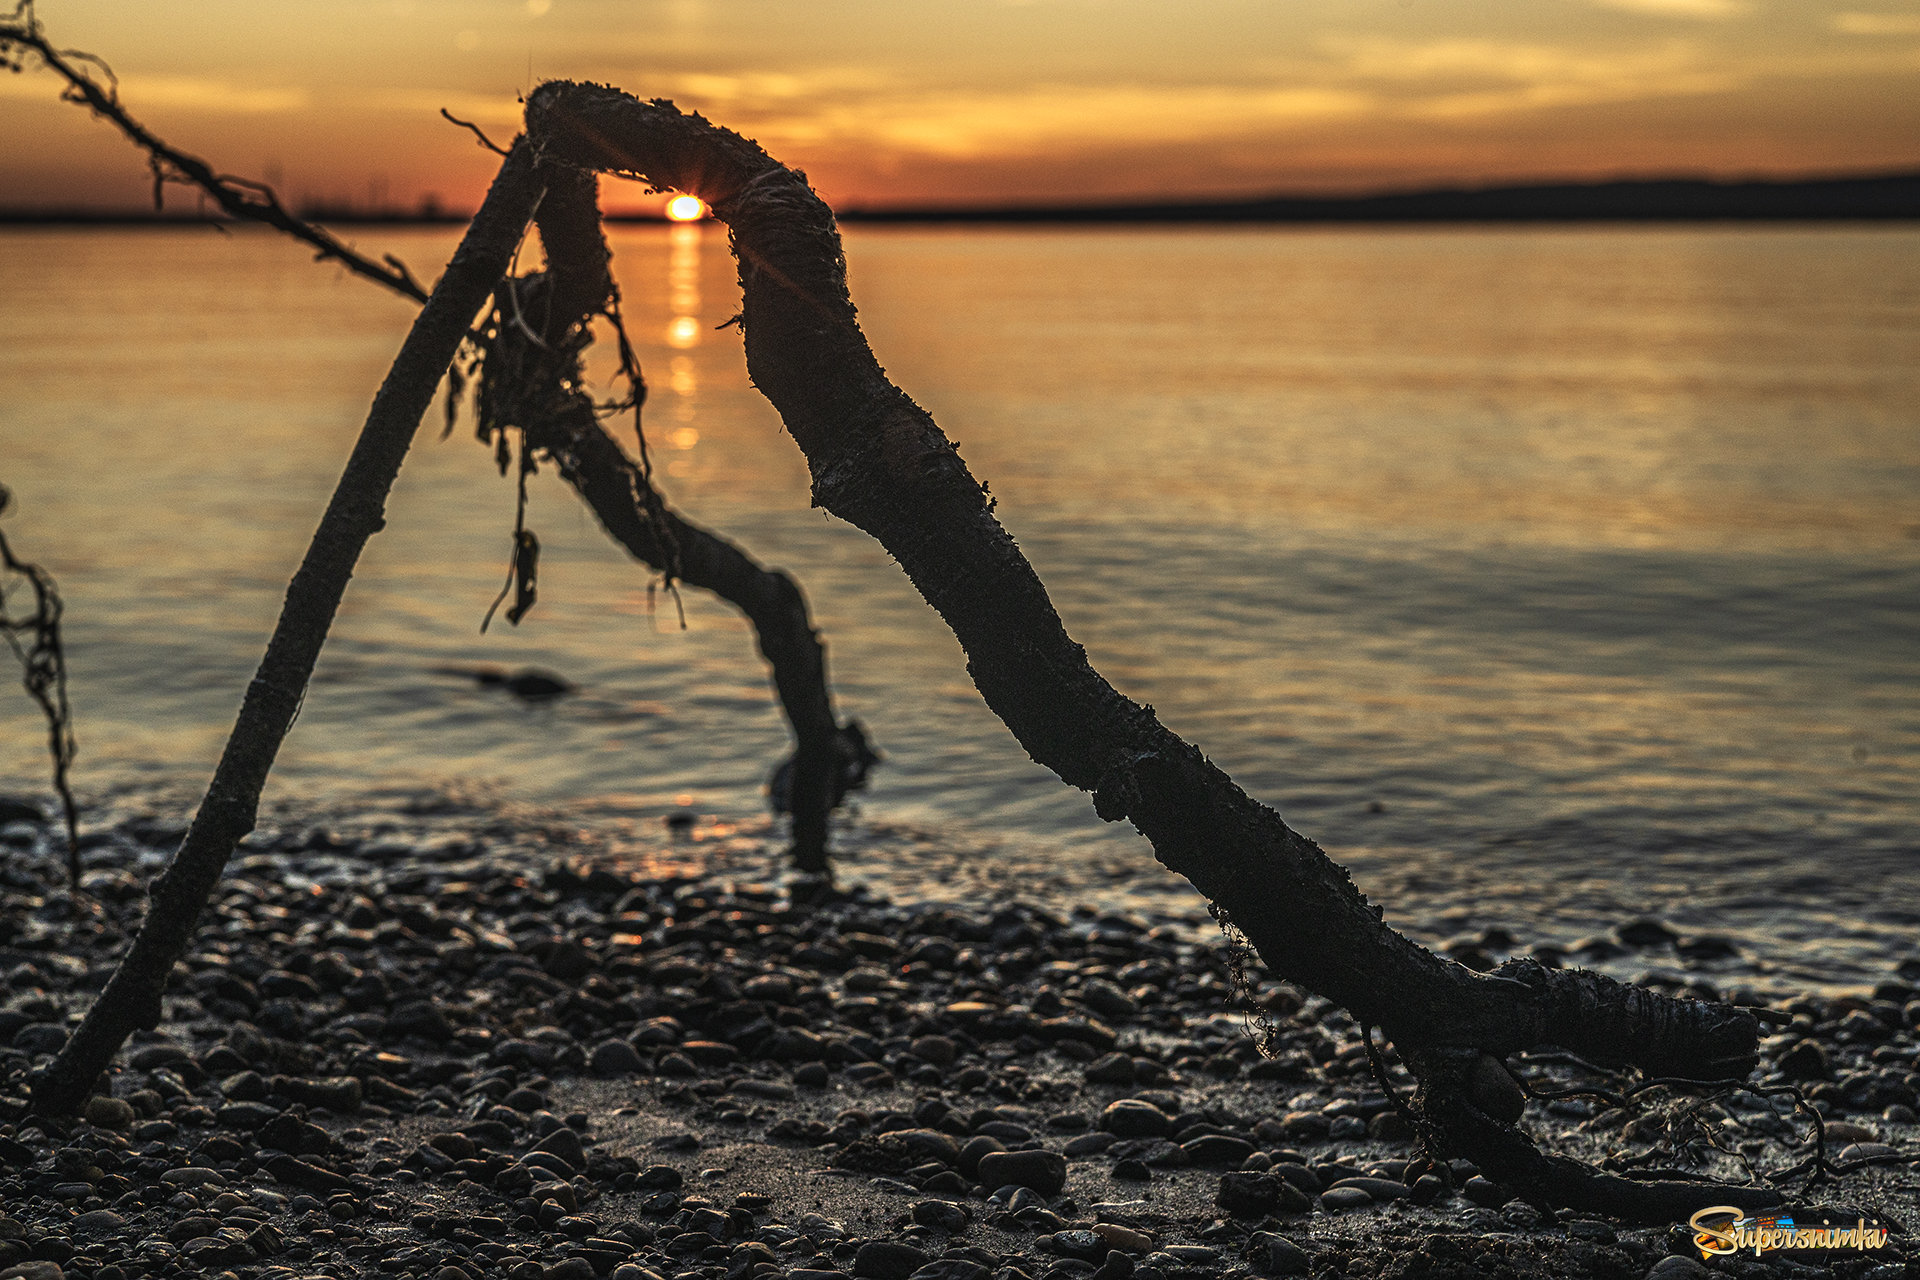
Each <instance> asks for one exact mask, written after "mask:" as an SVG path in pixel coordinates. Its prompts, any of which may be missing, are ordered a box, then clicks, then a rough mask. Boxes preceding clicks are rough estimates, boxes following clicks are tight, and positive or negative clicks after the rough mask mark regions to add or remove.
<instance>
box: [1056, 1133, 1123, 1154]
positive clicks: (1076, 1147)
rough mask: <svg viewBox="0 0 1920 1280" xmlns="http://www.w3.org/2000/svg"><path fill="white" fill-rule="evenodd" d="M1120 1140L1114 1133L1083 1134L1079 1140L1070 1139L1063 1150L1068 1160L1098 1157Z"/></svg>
mask: <svg viewBox="0 0 1920 1280" xmlns="http://www.w3.org/2000/svg"><path fill="white" fill-rule="evenodd" d="M1119 1140H1120V1137H1119V1135H1118V1134H1113V1133H1083V1134H1081V1135H1080V1136H1079V1137H1077V1138H1072V1139H1070V1140H1069V1141H1068V1142H1067V1145H1066V1146H1064V1147H1062V1148H1061V1150H1062V1151H1063V1152H1064V1153H1065V1154H1066V1156H1067V1158H1068V1159H1073V1158H1074V1157H1076V1156H1096V1155H1099V1154H1100V1153H1101V1152H1102V1151H1105V1150H1106V1149H1107V1148H1108V1147H1111V1146H1112V1145H1113V1144H1114V1143H1116V1142H1118V1141H1119Z"/></svg>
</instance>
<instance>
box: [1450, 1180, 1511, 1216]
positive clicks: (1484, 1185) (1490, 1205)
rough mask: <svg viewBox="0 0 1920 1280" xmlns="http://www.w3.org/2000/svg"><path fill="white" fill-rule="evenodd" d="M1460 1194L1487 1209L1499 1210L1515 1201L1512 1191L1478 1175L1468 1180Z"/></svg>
mask: <svg viewBox="0 0 1920 1280" xmlns="http://www.w3.org/2000/svg"><path fill="white" fill-rule="evenodd" d="M1460 1194H1461V1195H1463V1196H1465V1197H1466V1198H1467V1199H1469V1200H1471V1201H1473V1203H1475V1204H1477V1205H1480V1206H1481V1207H1483V1208H1487V1209H1498V1208H1499V1207H1500V1206H1501V1205H1503V1204H1505V1203H1506V1202H1507V1201H1509V1200H1511V1199H1513V1193H1512V1192H1511V1191H1508V1190H1507V1189H1506V1188H1505V1187H1503V1186H1501V1185H1500V1184H1499V1183H1497V1182H1489V1181H1487V1180H1486V1179H1485V1178H1483V1177H1481V1176H1480V1175H1479V1174H1477V1173H1476V1174H1474V1175H1473V1176H1472V1177H1471V1178H1468V1179H1467V1184H1466V1185H1465V1186H1464V1187H1461V1188H1460Z"/></svg>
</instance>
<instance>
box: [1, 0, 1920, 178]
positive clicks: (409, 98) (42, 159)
mask: <svg viewBox="0 0 1920 1280" xmlns="http://www.w3.org/2000/svg"><path fill="white" fill-rule="evenodd" d="M38 13H39V17H40V19H41V21H42V23H43V24H44V25H45V26H46V28H47V30H48V32H49V33H50V34H51V35H52V36H53V37H54V39H56V40H57V41H58V42H59V43H61V44H63V45H65V46H68V47H72V48H80V49H85V50H88V51H90V52H94V53H97V54H99V55H101V56H102V57H104V58H106V59H107V60H108V61H109V62H111V63H112V65H113V67H114V69H115V70H116V71H117V72H118V73H119V76H120V80H121V86H122V96H123V99H124V100H125V101H126V102H127V104H128V105H129V106H130V107H131V108H132V109H133V110H134V112H135V113H136V114H137V115H139V116H141V117H142V118H143V119H144V120H146V121H147V123H149V124H150V125H151V126H153V127H154V128H155V129H156V130H157V131H159V132H160V133H161V134H162V135H163V136H164V137H166V138H167V139H168V140H170V141H172V142H173V143H174V144H175V145H177V146H180V147H182V148H185V149H187V150H190V151H194V152H197V153H199V154H201V155H204V156H206V157H208V158H209V159H211V160H214V161H215V162H216V163H217V164H218V165H220V166H221V167H223V168H225V169H227V170H229V171H232V172H236V173H240V174H243V175H247V176H255V177H266V178H268V179H269V180H271V181H273V182H275V183H276V184H277V185H279V186H280V187H281V189H282V190H283V191H284V192H286V193H287V194H289V195H291V196H294V197H296V198H306V199H311V198H321V199H329V200H352V201H354V202H356V203H362V204H364V203H367V202H369V201H374V200H379V201H386V202H393V203H399V204H404V205H412V204H414V203H415V202H417V201H418V200H419V199H420V198H421V197H422V196H423V195H426V194H428V193H431V194H433V195H434V196H436V197H437V198H438V199H439V200H441V201H442V202H443V203H445V204H446V205H449V206H452V207H467V206H470V205H471V204H472V203H474V202H476V201H477V199H478V197H479V194H480V193H481V192H482V191H483V190H484V188H485V185H486V182H487V179H488V177H489V175H490V174H491V172H492V170H493V168H494V163H495V161H494V158H493V157H492V156H490V155H488V154H487V153H485V152H484V151H481V150H479V149H478V148H477V147H476V146H475V145H474V142H473V140H472V139H471V138H470V137H469V136H468V135H467V134H465V133H464V132H462V131H460V130H458V129H455V128H454V127H452V126H450V125H448V124H447V123H445V122H444V121H442V120H441V119H440V118H439V116H438V110H439V108H441V107H446V108H448V109H449V110H451V111H453V112H454V114H456V115H460V116H464V117H466V118H468V119H471V120H474V121H475V122H477V123H480V124H482V125H483V126H485V127H486V128H488V129H489V130H490V131H492V132H494V133H495V135H496V136H497V137H500V138H503V139H504V138H506V137H508V136H510V135H511V133H512V131H513V128H514V124H515V121H516V120H517V119H518V110H519V108H518V104H517V102H516V98H517V97H518V95H520V94H522V93H524V92H525V91H526V90H527V89H528V88H530V87H531V86H532V85H534V84H536V83H538V82H539V81H541V80H543V79H549V78H555V77H566V78H575V79H593V80H602V81H607V82H611V83H614V84H618V85H620V86H621V87H623V88H626V89H628V90H630V91H632V92H635V93H637V94H639V95H641V96H644V97H668V98H672V99H673V100H674V101H675V102H677V103H679V104H680V105H681V106H682V107H686V108H692V109H698V110H700V111H702V112H704V113H706V114H707V115H708V116H710V117H711V118H713V119H714V120H716V121H719V122H720V123H723V124H726V125H728V126H730V127H733V128H736V129H739V130H740V131H742V132H744V133H747V134H748V135H750V136H752V137H755V138H757V139H758V140H759V141H760V142H761V143H762V144H764V145H765V146H766V147H767V148H768V149H769V150H770V151H771V152H773V154H774V155H776V156H778V157H780V158H781V159H783V160H785V161H787V162H788V163H790V164H793V165H796V166H797V167H800V168H803V169H805V170H806V171H807V172H808V174H809V175H810V176H811V177H812V179H813V180H814V183H815V185H816V186H817V187H818V188H819V189H820V190H821V192H822V193H823V194H824V195H826V196H827V197H828V199H830V200H832V201H835V202H837V203H840V204H842V205H859V204H868V205H872V204H896V203H916V202H951V203H983V204H993V203H1001V202H1009V201H1035V200H1048V201H1052V200H1076V199H1089V198H1111V197H1134V196H1141V197H1158V196H1186V195H1229V194H1257V193H1265V192H1273V191H1356V190H1373V189H1379V188H1384V187H1395V186H1403V185H1420V184H1430V183H1435V182H1468V183H1471V182H1483V181H1490V180H1491V181H1502V180H1511V179H1530V178H1543V177H1554V178H1558V177H1610V176H1627V175H1670V174H1711V175H1722V176H1735V175H1790V174H1792V175H1798V174H1808V173H1819V174H1828V173H1847V172H1862V171H1876V170H1885V169H1890V168H1913V167H1920V0H1842V2H1840V3H1832V4H1825V3H1816V2H1815V0H1179V2H1174V0H807V2H805V3H796V2H795V0H327V2H326V3H319V2H318V0H275V2H274V3H270V4H263V3H261V2H260V0H244V2H242V0H192V3H184V2H177V0H40V3H39V5H38ZM57 99H58V88H57V84H56V82H55V80H54V78H53V77H52V76H51V75H50V74H49V73H46V72H44V71H30V72H28V73H26V74H21V75H13V76H0V204H4V205H7V206H12V207H20V206H76V205H77V206H89V207H114V206H137V205H139V204H140V203H141V202H143V201H144V200H145V199H146V198H147V190H148V187H147V182H146V175H145V169H144V166H143V165H142V163H141V161H140V159H139V157H138V156H136V155H135V154H134V153H133V152H132V150H131V148H130V147H128V146H127V144H126V143H124V142H123V141H122V140H121V139H120V138H119V137H118V136H117V135H116V134H114V133H113V131H112V130H111V129H109V128H107V127H105V126H104V125H102V124H100V123H99V122H97V121H93V120H90V119H89V118H88V116H87V114H86V113H85V112H84V111H83V110H80V109H78V108H75V107H72V106H67V105H63V104H61V103H59V102H58V100H57ZM179 198H180V199H181V200H182V201H183V202H187V201H190V200H191V196H187V195H182V196H180V197H179ZM608 203H609V205H611V206H615V207H618V206H620V205H623V204H628V205H637V204H639V203H641V198H640V196H639V194H638V191H637V189H633V190H632V191H631V192H630V193H627V192H621V193H615V192H610V193H609V200H608Z"/></svg>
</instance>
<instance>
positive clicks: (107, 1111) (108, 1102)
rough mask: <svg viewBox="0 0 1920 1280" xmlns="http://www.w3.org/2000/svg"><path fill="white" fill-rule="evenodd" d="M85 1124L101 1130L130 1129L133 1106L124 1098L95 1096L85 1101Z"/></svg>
mask: <svg viewBox="0 0 1920 1280" xmlns="http://www.w3.org/2000/svg"><path fill="white" fill-rule="evenodd" d="M86 1116H87V1123H88V1124H94V1125H98V1126H100V1127H101V1128H102V1129H130V1128H132V1127H133V1119H134V1110H133V1104H132V1103H130V1102H128V1101H126V1100H125V1099H124V1098H109V1097H105V1096H96V1097H92V1098H88V1099H87V1110H86Z"/></svg>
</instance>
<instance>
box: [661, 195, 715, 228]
mask: <svg viewBox="0 0 1920 1280" xmlns="http://www.w3.org/2000/svg"><path fill="white" fill-rule="evenodd" d="M706 216H707V204H706V201H704V200H702V199H701V198H700V197H699V196H675V197H674V198H673V199H671V200H669V201H667V217H668V219H669V220H671V221H674V222H698V221H700V219H702V218H704V217H706Z"/></svg>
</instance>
